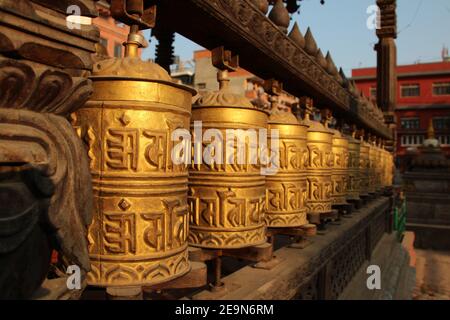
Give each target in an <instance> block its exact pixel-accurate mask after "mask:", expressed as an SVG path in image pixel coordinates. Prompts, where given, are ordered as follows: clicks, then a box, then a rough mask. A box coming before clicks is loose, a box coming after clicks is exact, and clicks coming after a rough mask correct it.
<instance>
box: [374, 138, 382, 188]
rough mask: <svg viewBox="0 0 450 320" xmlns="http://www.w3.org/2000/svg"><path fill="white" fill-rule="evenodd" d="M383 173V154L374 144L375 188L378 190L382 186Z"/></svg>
mask: <svg viewBox="0 0 450 320" xmlns="http://www.w3.org/2000/svg"><path fill="white" fill-rule="evenodd" d="M382 175H383V155H382V150H381V148H380V147H379V146H378V145H377V144H375V190H376V191H380V190H381V188H382Z"/></svg>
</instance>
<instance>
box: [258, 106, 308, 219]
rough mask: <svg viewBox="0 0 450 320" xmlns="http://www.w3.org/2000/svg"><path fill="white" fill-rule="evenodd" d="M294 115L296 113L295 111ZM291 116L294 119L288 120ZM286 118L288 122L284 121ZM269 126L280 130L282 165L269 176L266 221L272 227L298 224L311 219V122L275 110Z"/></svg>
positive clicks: (267, 178) (280, 161)
mask: <svg viewBox="0 0 450 320" xmlns="http://www.w3.org/2000/svg"><path fill="white" fill-rule="evenodd" d="M291 115H292V114H291ZM286 120H290V121H286ZM283 122H284V123H283ZM269 129H270V130H278V132H279V139H280V141H279V168H278V172H277V174H275V175H268V176H267V177H266V199H267V203H266V209H267V212H266V219H265V220H266V223H267V226H269V227H298V226H302V225H305V224H307V223H308V220H307V217H306V215H307V207H306V201H307V198H308V193H307V180H306V170H307V164H308V149H307V145H306V134H307V126H306V125H304V124H300V123H298V121H297V119H296V118H295V116H294V115H292V119H284V118H282V117H278V116H277V114H273V115H272V116H271V117H270V119H269Z"/></svg>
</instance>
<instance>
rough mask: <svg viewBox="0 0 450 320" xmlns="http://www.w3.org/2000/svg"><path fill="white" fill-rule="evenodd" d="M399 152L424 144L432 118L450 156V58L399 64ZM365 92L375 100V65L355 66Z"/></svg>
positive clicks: (356, 80) (399, 153)
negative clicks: (431, 61) (359, 67)
mask: <svg viewBox="0 0 450 320" xmlns="http://www.w3.org/2000/svg"><path fill="white" fill-rule="evenodd" d="M397 74H398V90H397V99H398V100H397V108H396V112H395V113H396V116H397V155H398V156H399V157H402V156H404V155H405V153H406V150H407V149H408V148H414V147H417V146H418V145H420V144H422V142H423V140H424V139H426V135H427V128H428V126H429V124H430V121H433V125H434V128H435V132H436V138H437V139H439V141H440V142H441V145H442V147H443V148H444V149H445V152H446V154H447V156H449V157H450V61H448V59H447V60H446V61H442V62H433V63H419V64H413V65H403V66H398V67H397ZM352 78H353V79H354V80H355V82H356V85H357V87H358V89H359V90H361V91H362V92H363V94H364V95H366V96H368V97H371V98H372V99H374V100H376V90H377V89H376V68H362V69H354V70H352Z"/></svg>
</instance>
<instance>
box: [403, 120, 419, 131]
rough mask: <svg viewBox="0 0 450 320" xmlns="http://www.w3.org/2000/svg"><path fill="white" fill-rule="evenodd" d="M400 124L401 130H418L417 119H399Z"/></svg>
mask: <svg viewBox="0 0 450 320" xmlns="http://www.w3.org/2000/svg"><path fill="white" fill-rule="evenodd" d="M400 124H401V126H402V129H420V120H419V118H401V119H400Z"/></svg>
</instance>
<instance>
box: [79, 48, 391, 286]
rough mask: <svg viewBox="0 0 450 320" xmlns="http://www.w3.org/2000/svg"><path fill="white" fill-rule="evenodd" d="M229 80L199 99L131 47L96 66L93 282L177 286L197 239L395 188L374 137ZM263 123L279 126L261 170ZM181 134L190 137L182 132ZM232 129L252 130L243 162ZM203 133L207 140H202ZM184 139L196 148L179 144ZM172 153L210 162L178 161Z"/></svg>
mask: <svg viewBox="0 0 450 320" xmlns="http://www.w3.org/2000/svg"><path fill="white" fill-rule="evenodd" d="M226 75H227V71H221V72H220V73H219V81H220V89H219V90H218V91H216V92H210V93H207V94H205V95H203V96H202V97H201V98H200V99H199V100H197V102H196V103H195V104H194V105H193V106H192V97H193V96H194V95H195V92H194V90H193V89H190V88H188V87H186V86H182V85H178V84H175V83H174V82H172V80H171V77H170V76H169V75H168V73H167V72H166V71H165V70H163V69H162V68H161V67H159V66H158V65H156V64H154V63H151V62H143V61H141V60H140V59H139V58H137V57H135V56H133V55H131V54H130V55H129V56H127V57H125V58H121V59H117V58H112V59H106V60H102V61H99V62H97V63H96V64H95V65H94V71H93V73H92V76H91V80H92V81H93V87H94V93H93V95H92V97H91V98H90V100H89V102H88V103H87V104H86V105H85V106H84V108H82V109H81V110H79V111H77V113H76V114H75V115H74V119H76V120H75V123H74V124H75V125H76V128H77V130H78V133H79V134H80V136H81V138H82V139H83V141H84V142H85V143H86V147H87V152H88V156H89V159H90V168H91V172H92V178H93V185H94V199H95V200H94V201H95V204H94V215H93V216H94V219H93V223H92V225H91V226H90V229H89V236H88V237H89V252H90V258H91V264H92V270H91V271H90V273H89V274H88V283H89V284H90V285H95V286H104V287H116V286H151V285H155V284H158V283H162V282H166V281H169V280H171V279H174V278H177V277H180V276H182V275H184V274H186V273H187V272H189V270H190V263H189V259H188V245H191V246H197V247H201V248H207V249H230V248H242V247H247V246H254V245H259V244H262V243H264V242H265V241H266V228H267V227H273V228H288V227H299V226H302V225H305V224H308V223H309V221H319V219H318V218H320V216H321V215H322V214H327V213H329V212H330V211H331V210H332V205H333V204H342V203H345V202H346V201H347V200H356V199H358V198H359V197H360V196H361V195H365V194H369V193H373V192H376V191H377V190H378V189H381V188H382V187H384V186H388V185H390V184H391V182H392V174H391V171H392V156H391V155H390V154H389V153H388V152H386V151H384V150H383V149H382V148H380V147H378V146H376V145H375V143H373V142H372V143H368V142H365V141H362V140H358V139H356V138H355V137H351V136H347V135H344V134H343V133H341V132H339V131H337V130H335V129H330V128H328V125H327V123H326V122H325V123H321V122H318V121H315V120H314V119H313V117H312V114H311V112H309V111H307V115H306V117H305V119H303V120H300V121H299V120H298V119H297V118H296V117H295V116H294V115H293V114H292V113H290V112H285V111H279V110H274V111H273V112H272V113H271V114H269V113H268V112H266V111H263V110H260V109H258V108H256V107H254V106H253V105H252V104H251V103H250V102H249V101H248V100H247V99H246V98H245V97H243V96H240V95H237V94H234V93H232V92H231V90H230V89H229V87H228V85H227V84H228V81H229V80H228V78H227V76H226ZM308 110H309V109H308ZM196 123H201V127H200V128H198V127H197V126H196ZM259 129H269V132H271V131H270V130H277V132H278V136H279V139H277V141H275V140H274V139H273V136H270V135H269V138H268V146H267V148H266V151H268V153H270V156H269V158H270V159H273V156H275V159H276V163H277V164H278V170H277V171H276V173H274V174H273V173H272V174H263V172H264V171H263V167H264V166H266V165H268V164H267V163H266V164H264V163H263V162H262V161H261V160H255V159H254V157H252V151H254V150H259V151H261V147H260V146H254V145H252V143H251V139H250V135H251V131H252V130H253V131H255V132H256V133H257V132H258V130H259ZM180 130H181V132H185V133H186V135H189V134H190V133H191V134H192V140H183V139H181V140H177V139H174V133H175V132H180ZM231 130H234V132H238V133H239V132H240V133H249V132H250V133H249V136H248V137H246V138H244V139H243V141H241V142H243V146H244V147H243V148H244V152H243V159H240V158H239V157H240V156H241V154H242V152H241V153H240V152H238V151H239V150H238V149H239V144H238V148H236V147H235V144H234V143H232V145H233V146H234V147H233V146H232V147H230V142H234V141H235V140H239V139H241V136H239V135H237V136H236V137H233V139H231V140H230V139H229V137H228V132H229V131H231ZM239 130H240V131H239ZM211 132H214V133H215V135H214V138H213V137H212V136H211ZM199 135H201V136H203V140H202V142H200V143H196V142H195V141H196V138H198V136H199ZM208 135H209V136H208ZM218 136H223V137H225V136H226V139H218V138H217V137H218ZM241 140H242V139H241ZM180 141H182V142H184V143H185V145H186V144H187V146H188V147H187V148H179V149H177V145H178V143H179V142H180ZM211 145H214V148H211ZM275 145H277V146H278V148H277V149H273V147H274V146H275ZM191 146H192V148H191ZM230 148H231V150H232V152H231V153H227V152H225V153H224V154H226V155H227V157H228V156H230V155H232V158H233V159H231V160H230V161H220V160H221V159H220V152H218V150H221V151H224V150H226V151H229V150H230ZM271 150H277V151H276V152H277V154H272V153H271ZM241 151H242V150H241ZM174 152H175V153H176V155H179V156H181V157H183V156H188V154H189V153H191V154H190V156H191V159H193V160H192V161H194V160H195V159H198V158H200V159H201V158H209V161H207V162H206V161H204V162H201V161H200V163H178V162H177V163H175V162H174V161H173V153H174ZM222 160H224V159H222ZM227 160H229V159H227ZM239 160H243V162H242V161H239ZM269 162H270V161H269Z"/></svg>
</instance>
